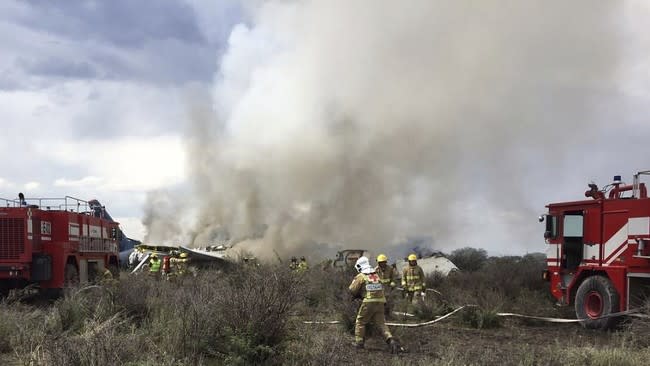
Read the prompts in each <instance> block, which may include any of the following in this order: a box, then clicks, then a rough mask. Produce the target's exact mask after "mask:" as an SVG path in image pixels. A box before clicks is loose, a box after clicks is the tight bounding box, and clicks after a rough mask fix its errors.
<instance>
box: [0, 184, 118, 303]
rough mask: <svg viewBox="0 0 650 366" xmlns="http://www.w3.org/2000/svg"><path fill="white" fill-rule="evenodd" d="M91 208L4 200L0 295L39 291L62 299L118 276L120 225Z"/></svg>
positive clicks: (69, 201)
mask: <svg viewBox="0 0 650 366" xmlns="http://www.w3.org/2000/svg"><path fill="white" fill-rule="evenodd" d="M103 213H104V208H103V207H101V206H98V205H93V204H92V202H91V203H89V202H87V201H83V200H80V199H77V198H73V197H69V196H66V197H64V198H25V197H24V196H23V194H22V193H21V194H19V198H18V199H4V198H0V294H6V293H8V291H9V290H11V289H16V288H24V287H27V286H35V287H36V288H38V289H39V290H40V291H41V292H44V293H49V294H58V293H60V292H61V290H62V289H63V288H64V287H67V286H72V285H76V284H79V283H81V284H83V283H87V282H92V281H94V280H95V279H96V278H97V277H98V276H99V275H100V274H101V273H102V272H101V271H103V270H104V268H108V269H109V270H111V271H112V272H114V274H115V275H117V274H118V254H119V249H118V243H119V239H120V238H119V233H120V231H119V224H118V223H117V222H114V221H112V220H109V219H107V218H106V217H105V215H104V214H103Z"/></svg>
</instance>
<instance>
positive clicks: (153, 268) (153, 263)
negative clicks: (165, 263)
mask: <svg viewBox="0 0 650 366" xmlns="http://www.w3.org/2000/svg"><path fill="white" fill-rule="evenodd" d="M161 264H162V263H161V260H160V258H158V254H156V253H153V254H151V258H149V275H151V276H152V277H155V278H156V279H157V278H158V276H159V275H160V266H161Z"/></svg>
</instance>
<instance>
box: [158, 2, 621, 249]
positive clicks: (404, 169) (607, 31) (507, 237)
mask: <svg viewBox="0 0 650 366" xmlns="http://www.w3.org/2000/svg"><path fill="white" fill-rule="evenodd" d="M249 10H250V22H249V23H248V24H240V25H238V26H236V27H235V28H234V29H233V30H232V34H231V36H230V39H229V43H228V48H227V51H226V52H225V54H224V55H223V57H222V58H221V60H220V64H219V70H218V72H217V74H216V77H215V86H214V90H212V101H211V102H207V101H205V99H206V98H205V97H199V98H196V100H195V101H194V102H193V103H192V108H191V110H192V117H191V123H190V128H189V131H188V149H189V152H190V154H189V155H190V164H191V172H190V175H191V180H192V183H193V185H194V191H193V195H194V197H195V199H196V200H197V202H199V213H198V215H197V219H196V224H195V226H194V227H193V228H192V230H190V231H191V234H190V236H191V240H192V241H193V243H192V244H193V245H195V246H204V245H207V244H211V243H212V242H214V241H218V240H219V239H221V240H229V241H230V242H231V243H234V242H238V241H242V242H241V243H240V244H238V245H241V246H242V248H244V249H246V250H250V251H253V252H254V253H256V254H258V255H260V256H265V257H267V258H268V257H272V256H273V250H275V251H276V252H277V253H279V254H280V255H283V256H284V255H288V254H289V253H292V254H296V255H300V254H304V255H309V256H317V255H325V256H331V255H332V248H331V247H329V246H326V245H323V244H322V243H329V244H330V245H341V246H344V247H365V248H369V249H377V250H378V249H382V250H383V249H386V248H389V251H390V245H391V244H392V243H397V242H401V241H403V239H404V238H407V237H410V236H416V235H417V236H428V237H431V238H433V241H434V246H435V247H436V248H435V249H437V250H451V249H453V248H454V247H459V246H466V245H473V246H476V247H481V246H483V247H486V248H487V249H489V250H496V251H509V252H523V251H525V250H531V251H543V250H544V248H543V247H542V246H541V245H539V244H540V243H543V240H542V239H541V228H539V227H538V225H537V223H536V222H535V218H536V216H537V214H539V213H540V211H541V210H543V204H544V202H545V200H546V199H545V198H543V197H542V198H539V197H532V198H531V195H529V193H534V192H535V190H536V188H535V186H534V185H531V183H532V182H540V181H542V182H544V183H545V184H548V183H549V182H551V180H550V179H549V178H548V176H547V175H546V174H547V173H549V172H552V171H553V170H554V169H565V166H567V165H563V164H570V163H572V162H578V161H580V160H581V159H584V156H581V155H579V154H574V152H576V151H579V150H580V149H581V148H582V147H584V146H586V145H587V144H588V143H589V141H590V139H593V138H594V137H595V136H598V134H599V133H601V129H600V127H601V126H602V124H603V122H604V121H602V119H601V118H599V116H598V108H597V107H598V106H599V105H600V104H602V103H603V102H604V101H605V100H606V98H607V95H608V93H610V92H611V91H612V90H614V89H615V88H616V87H617V82H618V78H619V76H618V74H617V71H618V68H619V66H620V63H621V56H620V55H621V49H620V43H621V42H620V37H621V29H620V20H621V17H622V10H621V9H620V5H619V3H618V2H608V1H601V2H593V1H571V2H564V1H541V0H539V1H505V0H504V1H469V0H467V1H432V0H422V1H418V0H412V1H405V2H395V1H343V0H328V1H279V0H278V1H265V2H254V3H252V4H251V5H250V8H249ZM543 177H546V178H545V179H541V178H543ZM586 178H587V177H585V180H586ZM540 179H541V180H540ZM149 229H150V230H152V227H149ZM190 231H187V232H190Z"/></svg>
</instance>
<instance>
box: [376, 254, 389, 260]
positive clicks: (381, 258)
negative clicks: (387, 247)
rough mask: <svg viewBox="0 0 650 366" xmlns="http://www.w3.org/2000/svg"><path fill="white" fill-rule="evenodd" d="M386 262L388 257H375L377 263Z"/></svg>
mask: <svg viewBox="0 0 650 366" xmlns="http://www.w3.org/2000/svg"><path fill="white" fill-rule="evenodd" d="M387 261H388V257H387V256H386V254H380V255H378V256H377V262H387Z"/></svg>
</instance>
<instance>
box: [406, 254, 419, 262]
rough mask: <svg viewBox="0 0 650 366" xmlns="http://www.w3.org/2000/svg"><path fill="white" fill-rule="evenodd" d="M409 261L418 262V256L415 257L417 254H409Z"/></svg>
mask: <svg viewBox="0 0 650 366" xmlns="http://www.w3.org/2000/svg"><path fill="white" fill-rule="evenodd" d="M408 260H409V261H416V260H418V256H417V255H415V254H409V257H408Z"/></svg>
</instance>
